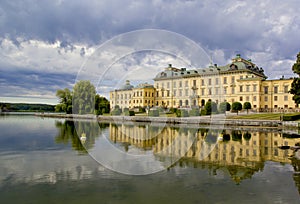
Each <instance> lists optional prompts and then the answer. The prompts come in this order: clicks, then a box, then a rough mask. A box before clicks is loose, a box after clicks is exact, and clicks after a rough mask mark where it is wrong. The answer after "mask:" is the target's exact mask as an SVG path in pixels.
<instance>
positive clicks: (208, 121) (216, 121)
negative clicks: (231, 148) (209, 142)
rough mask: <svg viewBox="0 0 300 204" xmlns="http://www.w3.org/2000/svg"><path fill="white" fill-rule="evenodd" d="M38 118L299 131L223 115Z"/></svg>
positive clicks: (295, 126) (54, 115)
mask: <svg viewBox="0 0 300 204" xmlns="http://www.w3.org/2000/svg"><path fill="white" fill-rule="evenodd" d="M34 115H35V116H38V117H52V118H65V119H88V120H97V121H99V122H101V121H103V122H112V121H118V122H125V121H131V122H151V123H153V122H154V123H167V124H194V125H224V126H226V127H228V126H231V127H251V128H275V129H279V130H282V129H293V130H295V129H299V127H300V123H299V122H297V121H280V120H252V119H228V118H226V116H224V115H213V116H212V117H209V116H196V117H149V116H102V115H100V116H96V115H77V114H57V113H36V114H34Z"/></svg>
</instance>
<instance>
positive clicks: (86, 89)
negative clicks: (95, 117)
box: [73, 80, 96, 114]
mask: <svg viewBox="0 0 300 204" xmlns="http://www.w3.org/2000/svg"><path fill="white" fill-rule="evenodd" d="M95 96H96V89H95V86H94V85H93V84H92V83H91V82H90V81H87V80H82V81H79V82H77V83H76V84H75V86H74V89H73V113H75V114H93V113H94V110H95Z"/></svg>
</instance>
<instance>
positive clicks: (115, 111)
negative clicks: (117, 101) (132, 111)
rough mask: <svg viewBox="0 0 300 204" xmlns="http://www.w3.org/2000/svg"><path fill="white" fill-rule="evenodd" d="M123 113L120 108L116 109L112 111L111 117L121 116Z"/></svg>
mask: <svg viewBox="0 0 300 204" xmlns="http://www.w3.org/2000/svg"><path fill="white" fill-rule="evenodd" d="M121 113H122V111H121V109H119V108H116V109H114V110H112V111H111V115H121Z"/></svg>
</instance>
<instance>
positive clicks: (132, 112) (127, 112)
mask: <svg viewBox="0 0 300 204" xmlns="http://www.w3.org/2000/svg"><path fill="white" fill-rule="evenodd" d="M124 115H125V116H134V115H135V113H134V111H131V110H127V111H124Z"/></svg>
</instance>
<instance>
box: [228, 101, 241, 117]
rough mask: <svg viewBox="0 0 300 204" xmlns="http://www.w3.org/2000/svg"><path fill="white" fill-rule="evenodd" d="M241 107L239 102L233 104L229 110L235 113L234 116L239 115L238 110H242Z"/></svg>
mask: <svg viewBox="0 0 300 204" xmlns="http://www.w3.org/2000/svg"><path fill="white" fill-rule="evenodd" d="M242 108H243V106H242V104H241V103H240V102H234V103H233V104H232V106H231V109H232V111H233V112H236V114H238V113H239V111H240V110H242Z"/></svg>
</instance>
